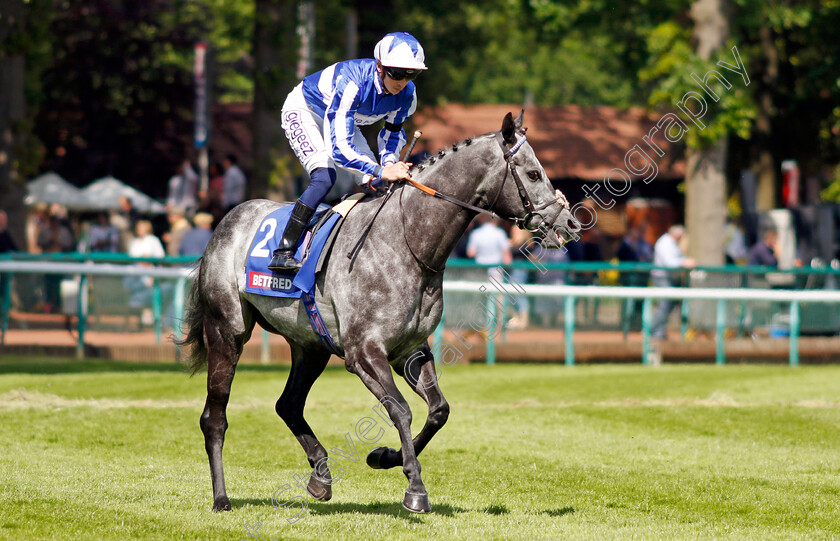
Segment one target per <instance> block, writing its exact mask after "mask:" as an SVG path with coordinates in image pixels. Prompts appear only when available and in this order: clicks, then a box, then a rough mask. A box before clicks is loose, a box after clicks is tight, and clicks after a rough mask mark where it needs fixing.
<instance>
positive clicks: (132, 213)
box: [119, 196, 140, 231]
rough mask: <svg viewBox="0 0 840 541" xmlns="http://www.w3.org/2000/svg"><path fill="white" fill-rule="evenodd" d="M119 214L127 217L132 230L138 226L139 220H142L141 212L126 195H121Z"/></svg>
mask: <svg viewBox="0 0 840 541" xmlns="http://www.w3.org/2000/svg"><path fill="white" fill-rule="evenodd" d="M119 215H120V216H122V217H123V218H125V220H126V223H127V224H128V228H129V230H130V231H134V230H135V229H136V228H137V222H138V221H139V220H140V214H139V213H138V212H137V209H136V208H134V203H133V202H132V201H131V199H129V198H128V197H126V196H122V197H120V210H119Z"/></svg>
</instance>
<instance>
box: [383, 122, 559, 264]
mask: <svg viewBox="0 0 840 541" xmlns="http://www.w3.org/2000/svg"><path fill="white" fill-rule="evenodd" d="M494 135H495V137H496V141H497V142H498V143H499V146H501V147H502V154H503V156H504V159H505V167H506V169H507V170H506V171H505V178H504V179H502V183H501V185H500V186H499V189H498V190H497V191H496V195H495V196H494V197H493V199H492V201H490V204H489V207H490V208H493V206H494V205H495V204H496V201H497V200H498V199H499V196H500V195H501V193H502V192H503V191H504V189H505V183H506V182H507V179H508V172H510V176H511V177H513V181H514V182H515V183H516V190H517V192H518V193H519V198H520V199H521V200H522V206H523V207H524V208H525V210H527V211H528V214H526V215H525V217H524V218H519V217H518V216H507V217H506V216H501V215H499V214H496V213H495V212H493V211H492V210H488V209H484V208H481V207H477V206H475V205H471V204H469V203H467V202H465V201H461V200H460V199H456V198H455V197H452V196H451V195H447V194H444V193H441V192H439V191H438V190H436V189H434V188H430V187H429V186H426V185H425V184H421V183H419V182H417V181H416V180H413V179H411V178H409V179H406V182H408V183H409V184H410V185H411V186H413V187H415V188H417V189H418V190H420V191H421V192H423V193H425V194H426V195H431V196H432V197H436V198H438V199H442V200H444V201H448V202H450V203H452V204H454V205H458V206H459V207H462V208H465V209H468V210H471V211H473V212H478V213H481V214H487V215H489V216H492V217H494V218H501V219H503V220H507V221H509V222H513V223H514V224H515V225H517V226H518V227H519V228H520V229H525V230H527V231H530V232H531V233H536V232H538V231H541V230H543V228H544V227H545V219H544V218H543V216H542V215H541V214H540V213H539V211H541V210H543V209H545V208H548V207H549V206H551V205H552V204H554V203H556V202H557V201H549V202H547V203H545V204H543V205H540V206H535V205H534V203H533V201H531V197H530V196H529V195H528V191H527V190H526V189H525V185H524V184H523V183H522V179H521V178H520V177H519V174H518V173H517V172H516V168H515V167H514V165H513V161H512V158H513V155H514V154H516V152H517V151H518V150H519V149H520V148H522V145H524V144H525V141H526V140H527V138H526V137H525V135H523V136H522V138H521V139H519V141H517V142H516V144H514V145H513V146H512V147H508V144H507V142H506V141H505V138H504V136H503V135H502V132H501V131H497V132H495V134H494ZM390 193H391V190H390V189H389V190H388V194H387V195H386V196H385V197H386V198H387V197H388V196H389V195H390ZM400 216H401V217H402V222H403V237H404V238H405V242H406V245H407V246H408V251H409V252H411V255H412V256H414V259H415V260H416V261H417V262H418V263H419V264H420V265H421V266H422V267H424V268H425V269H426V270H429V271H431V272H435V273H437V272H441V271H442V270H443V267H441V268H440V269H435V268H432V267H430V266H429V265H427V264H426V263H425V262H423V260H422V259H420V258H419V257H418V256H417V254H415V253H414V250H413V249H412V248H411V243H410V242H409V240H408V237H407V236H406V228H405V213H404V212H402V192H400ZM535 220H536V221H535Z"/></svg>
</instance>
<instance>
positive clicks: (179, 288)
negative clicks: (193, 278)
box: [172, 276, 187, 362]
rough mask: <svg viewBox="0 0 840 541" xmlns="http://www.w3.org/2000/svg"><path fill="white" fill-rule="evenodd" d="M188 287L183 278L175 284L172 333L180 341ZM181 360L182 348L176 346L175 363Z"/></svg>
mask: <svg viewBox="0 0 840 541" xmlns="http://www.w3.org/2000/svg"><path fill="white" fill-rule="evenodd" d="M186 287H187V279H186V277H184V276H182V277H180V278H178V280H177V281H176V282H175V294H174V295H173V296H172V326H173V327H175V326H176V325H177V328H173V329H172V332H173V333H174V334H175V336H176V337H177V338H178V339H179V340H180V339H181V338H183V332H182V329H181V322H182V321H183V319H184V289H185V288H186ZM180 360H181V346H179V345H178V344H177V343H176V344H175V362H179V361H180Z"/></svg>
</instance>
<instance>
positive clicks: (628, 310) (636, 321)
mask: <svg viewBox="0 0 840 541" xmlns="http://www.w3.org/2000/svg"><path fill="white" fill-rule="evenodd" d="M647 227H648V226H647V222H641V223H640V224H638V225H636V226H634V227H631V228H630V229H628V230H627V233H625V235H624V238H623V239H622V240H621V245H620V246H619V247H618V252H617V253H616V257H617V258H618V260H619V261H620V262H623V263H649V262H651V261H652V260H653V246H651V245H650V243H649V242H648V241H646V240H645V233H647ZM647 282H648V273H647V271H645V272H643V273H642V272H626V271H625V272H622V273H621V276H620V278H619V283H620V284H621V285H623V286H629V287H641V286H645V285H647ZM641 314H642V299H627V300H626V301H625V310H623V311H622V314H621V316H622V327H623V328H624V329H626V330H629V329H630V328H638V327H639V326H640V324H641Z"/></svg>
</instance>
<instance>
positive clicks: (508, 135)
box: [502, 113, 516, 145]
mask: <svg viewBox="0 0 840 541" xmlns="http://www.w3.org/2000/svg"><path fill="white" fill-rule="evenodd" d="M502 137H503V138H504V140H505V143H507V144H509V145H513V144H515V143H516V125H515V124H514V122H513V115H512V114H510V113H508V114H506V115H505V119H504V120H503V121H502Z"/></svg>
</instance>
